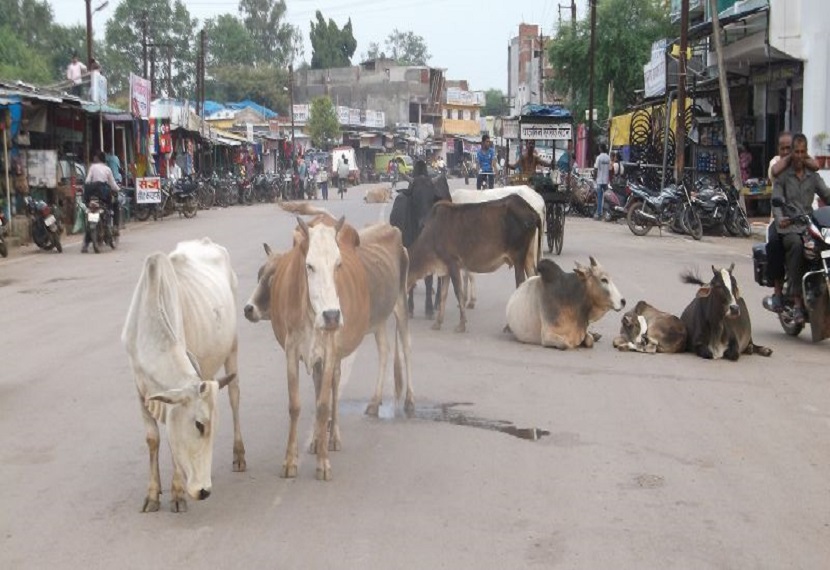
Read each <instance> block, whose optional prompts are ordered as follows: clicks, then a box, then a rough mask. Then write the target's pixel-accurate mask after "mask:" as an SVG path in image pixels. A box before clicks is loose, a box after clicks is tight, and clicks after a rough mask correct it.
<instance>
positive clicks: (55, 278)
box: [44, 277, 83, 284]
mask: <svg viewBox="0 0 830 570" xmlns="http://www.w3.org/2000/svg"><path fill="white" fill-rule="evenodd" d="M81 279H83V277H53V278H52V279H49V280H47V281H44V283H46V284H49V283H60V282H61V281H80V280H81Z"/></svg>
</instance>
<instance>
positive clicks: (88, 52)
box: [86, 0, 92, 66]
mask: <svg viewBox="0 0 830 570" xmlns="http://www.w3.org/2000/svg"><path fill="white" fill-rule="evenodd" d="M86 64H87V65H89V66H92V0H86Z"/></svg>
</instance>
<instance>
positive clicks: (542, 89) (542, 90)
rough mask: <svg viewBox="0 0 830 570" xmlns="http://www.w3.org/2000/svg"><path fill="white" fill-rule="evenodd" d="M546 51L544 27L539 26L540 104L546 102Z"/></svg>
mask: <svg viewBox="0 0 830 570" xmlns="http://www.w3.org/2000/svg"><path fill="white" fill-rule="evenodd" d="M544 53H545V38H544V36H542V27H541V26H540V27H539V104H540V105H544V104H545V96H544V93H545V80H544V78H543V77H542V68H543V61H544V60H543V59H542V58H543V57H544Z"/></svg>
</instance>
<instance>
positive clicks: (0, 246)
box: [0, 211, 9, 257]
mask: <svg viewBox="0 0 830 570" xmlns="http://www.w3.org/2000/svg"><path fill="white" fill-rule="evenodd" d="M8 224H9V223H8V222H7V221H6V214H5V213H4V212H2V211H0V255H2V256H3V257H8V255H9V248H8V246H7V245H6V236H7V235H9V225H8Z"/></svg>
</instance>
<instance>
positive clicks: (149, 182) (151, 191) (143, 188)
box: [135, 176, 161, 204]
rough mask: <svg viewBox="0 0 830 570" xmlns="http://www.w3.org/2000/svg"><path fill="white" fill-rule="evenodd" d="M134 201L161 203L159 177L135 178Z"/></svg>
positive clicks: (138, 202)
mask: <svg viewBox="0 0 830 570" xmlns="http://www.w3.org/2000/svg"><path fill="white" fill-rule="evenodd" d="M135 201H136V203H137V204H160V203H161V178H159V177H157V176H154V177H152V178H137V179H136V181H135Z"/></svg>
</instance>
